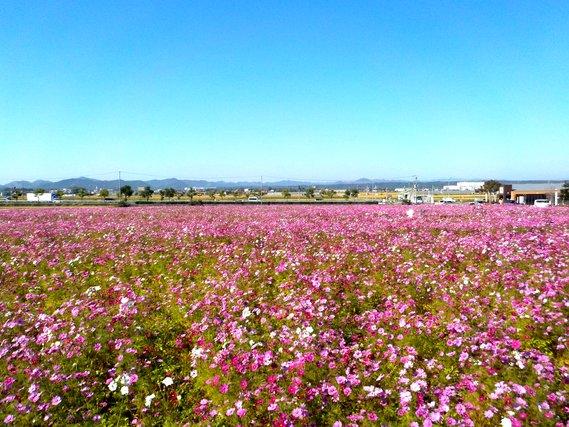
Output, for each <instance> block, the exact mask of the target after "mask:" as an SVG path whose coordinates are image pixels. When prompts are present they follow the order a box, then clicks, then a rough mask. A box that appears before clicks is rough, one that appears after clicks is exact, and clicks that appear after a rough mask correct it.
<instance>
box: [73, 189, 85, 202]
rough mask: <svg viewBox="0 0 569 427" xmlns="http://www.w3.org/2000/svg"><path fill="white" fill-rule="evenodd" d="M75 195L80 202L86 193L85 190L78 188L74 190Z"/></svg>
mask: <svg viewBox="0 0 569 427" xmlns="http://www.w3.org/2000/svg"><path fill="white" fill-rule="evenodd" d="M75 194H76V195H77V196H79V198H80V199H81V200H83V197H85V196H86V195H87V194H88V193H87V190H86V189H84V188H83V187H79V188H77V189H75Z"/></svg>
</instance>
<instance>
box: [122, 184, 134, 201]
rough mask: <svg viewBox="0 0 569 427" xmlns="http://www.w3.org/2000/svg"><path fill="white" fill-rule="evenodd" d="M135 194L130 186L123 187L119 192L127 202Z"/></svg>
mask: <svg viewBox="0 0 569 427" xmlns="http://www.w3.org/2000/svg"><path fill="white" fill-rule="evenodd" d="M133 194H134V191H132V187H131V186H130V185H123V186H122V187H121V188H120V190H119V195H121V196H123V197H124V199H125V201H126V200H128V198H129V197H130V196H132V195H133Z"/></svg>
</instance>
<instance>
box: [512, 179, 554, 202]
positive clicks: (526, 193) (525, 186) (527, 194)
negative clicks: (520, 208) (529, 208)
mask: <svg viewBox="0 0 569 427" xmlns="http://www.w3.org/2000/svg"><path fill="white" fill-rule="evenodd" d="M562 186H563V183H562V182H555V183H519V184H514V185H513V189H512V190H511V192H510V199H511V200H513V201H515V202H516V203H519V204H522V205H523V204H525V205H533V202H534V201H536V200H538V199H547V200H549V201H550V202H551V204H552V205H558V204H559V194H560V191H561V187H562Z"/></svg>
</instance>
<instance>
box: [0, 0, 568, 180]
mask: <svg viewBox="0 0 569 427" xmlns="http://www.w3.org/2000/svg"><path fill="white" fill-rule="evenodd" d="M568 22H569V2H566V1H557V2H555V1H550V2H539V1H528V2H524V1H510V2H498V1H449V2H445V1H432V2H419V1H408V2H406V1H395V2H393V1H390V2H387V1H386V2H382V1H369V2H367V1H313V0H311V1H298V2H296V1H279V2H272V1H268V0H263V1H259V2H247V1H240V2H235V1H232V2H223V1H204V2H201V1H189V2H188V1H180V2H172V1H160V2H158V1H155V2H144V1H129V2H120V1H109V2H105V1H101V0H98V1H95V2H93V1H89V2H88V1H84V2H83V1H29V2H27V1H22V2H16V1H14V2H3V3H2V5H1V6H0V155H1V158H2V168H0V183H4V182H8V181H11V180H15V179H37V178H45V179H62V178H67V177H75V176H93V177H96V178H103V179H104V178H105V177H106V176H107V175H108V174H110V173H111V172H112V171H117V170H127V171H135V172H137V173H141V174H142V173H144V174H146V175H147V177H151V176H152V177H156V178H162V177H171V176H176V177H179V178H226V179H244V178H255V177H258V176H261V175H263V176H264V177H265V178H264V179H266V180H268V181H270V180H276V179H280V178H297V179H308V178H310V179H322V180H326V179H336V178H339V179H351V178H354V179H355V178H359V177H369V178H407V177H409V176H410V175H418V176H419V179H433V178H447V177H462V178H491V177H497V178H512V179H532V178H534V179H557V178H569V176H568V175H569V173H568V172H569V167H568V166H569V148H568V147H569V25H568V24H567V23H568ZM106 174H107V175H106ZM108 177H109V178H112V177H113V176H110V175H109V176H108ZM128 177H129V178H131V177H132V178H137V176H134V175H132V176H128ZM138 178H143V176H142V175H141V176H138Z"/></svg>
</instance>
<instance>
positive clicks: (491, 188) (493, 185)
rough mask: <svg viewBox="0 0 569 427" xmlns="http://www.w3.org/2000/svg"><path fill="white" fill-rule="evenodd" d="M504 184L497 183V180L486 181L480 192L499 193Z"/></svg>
mask: <svg viewBox="0 0 569 427" xmlns="http://www.w3.org/2000/svg"><path fill="white" fill-rule="evenodd" d="M501 186H502V183H501V182H500V181H496V180H495V179H490V180H488V181H484V184H483V185H482V187H480V191H481V192H482V193H492V194H494V193H497V192H498V190H500V187H501Z"/></svg>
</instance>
